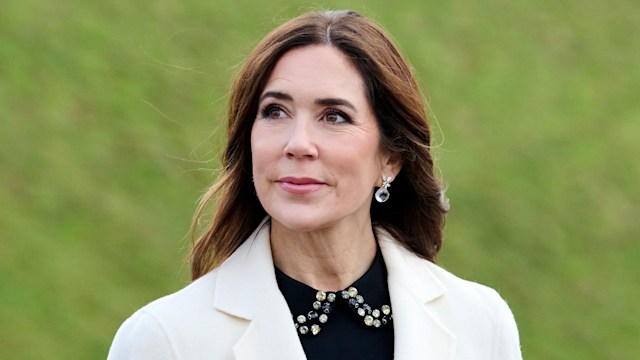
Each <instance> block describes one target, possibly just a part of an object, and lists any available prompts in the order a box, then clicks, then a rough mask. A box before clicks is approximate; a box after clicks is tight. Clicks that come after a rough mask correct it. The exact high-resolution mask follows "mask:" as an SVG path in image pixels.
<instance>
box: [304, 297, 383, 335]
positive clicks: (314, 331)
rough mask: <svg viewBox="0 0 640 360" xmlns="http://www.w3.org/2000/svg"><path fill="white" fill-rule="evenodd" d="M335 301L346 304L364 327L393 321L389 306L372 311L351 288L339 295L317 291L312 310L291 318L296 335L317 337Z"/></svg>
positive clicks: (377, 325)
mask: <svg viewBox="0 0 640 360" xmlns="http://www.w3.org/2000/svg"><path fill="white" fill-rule="evenodd" d="M336 300H337V301H343V302H345V303H347V305H349V308H350V309H351V310H352V312H353V313H354V314H355V315H356V316H357V317H358V319H360V320H361V321H362V322H363V323H364V325H366V326H373V327H376V328H379V327H380V326H385V325H388V324H389V323H390V322H391V320H393V315H392V314H391V306H389V305H382V306H381V307H380V309H373V308H372V307H371V306H370V305H369V304H367V303H366V302H365V300H364V297H363V296H362V295H360V294H358V289H356V288H355V287H353V286H351V287H349V288H348V289H346V290H342V291H340V292H339V294H337V293H334V292H324V291H318V292H317V293H316V301H314V302H313V310H311V311H309V312H308V313H307V314H306V315H305V314H301V315H298V316H294V317H293V322H294V325H295V327H296V330H297V331H298V333H300V334H301V335H307V334H311V335H318V333H320V330H322V329H321V327H320V325H321V324H325V323H326V322H327V321H328V320H329V314H331V311H332V310H333V307H334V306H335V304H336Z"/></svg>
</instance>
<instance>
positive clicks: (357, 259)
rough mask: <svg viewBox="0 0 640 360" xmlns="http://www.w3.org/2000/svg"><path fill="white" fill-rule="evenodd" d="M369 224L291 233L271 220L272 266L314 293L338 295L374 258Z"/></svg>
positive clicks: (373, 239)
mask: <svg viewBox="0 0 640 360" xmlns="http://www.w3.org/2000/svg"><path fill="white" fill-rule="evenodd" d="M376 248H377V245H376V240H375V236H374V234H373V230H372V228H371V220H368V221H366V222H365V223H363V224H353V223H349V224H340V225H338V226H333V227H330V228H325V229H320V230H315V231H308V232H306V231H305V232H303V231H295V230H291V229H288V228H286V227H285V226H283V225H282V224H280V223H278V222H277V221H276V220H274V219H271V251H272V254H273V261H274V264H275V265H276V266H277V267H278V269H280V270H281V271H282V272H284V273H285V274H287V275H288V276H289V277H291V278H294V279H296V280H298V281H300V282H302V283H304V284H306V285H308V286H310V287H312V288H314V289H318V290H326V291H338V290H342V289H344V288H345V287H347V286H349V285H351V284H352V283H353V282H355V281H356V280H357V279H359V278H360V277H361V276H362V275H363V274H364V273H365V272H366V271H367V270H368V269H369V267H370V266H371V263H372V262H373V259H374V257H375V255H376Z"/></svg>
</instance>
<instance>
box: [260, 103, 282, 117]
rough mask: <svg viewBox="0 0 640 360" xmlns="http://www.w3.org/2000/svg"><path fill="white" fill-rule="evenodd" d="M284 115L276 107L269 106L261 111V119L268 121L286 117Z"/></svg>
mask: <svg viewBox="0 0 640 360" xmlns="http://www.w3.org/2000/svg"><path fill="white" fill-rule="evenodd" d="M286 115H287V114H286V113H285V112H284V110H282V109H281V108H280V107H279V106H277V105H269V106H267V107H266V108H264V110H262V117H264V118H268V119H282V118H284V117H286Z"/></svg>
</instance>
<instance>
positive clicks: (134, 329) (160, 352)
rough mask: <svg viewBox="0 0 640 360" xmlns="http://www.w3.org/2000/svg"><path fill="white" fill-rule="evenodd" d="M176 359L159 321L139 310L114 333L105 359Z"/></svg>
mask: <svg viewBox="0 0 640 360" xmlns="http://www.w3.org/2000/svg"><path fill="white" fill-rule="evenodd" d="M147 359H149V360H151V359H153V360H177V359H178V358H177V357H176V356H175V352H174V348H173V345H172V344H171V341H170V339H169V337H168V336H167V334H166V332H165V331H164V329H163V328H162V326H161V324H160V322H159V321H158V320H157V319H156V318H155V317H154V316H153V315H152V314H150V313H148V312H146V311H144V310H140V311H138V312H136V313H135V314H133V315H132V316H131V317H130V318H129V319H127V320H126V321H125V322H124V323H123V324H122V326H120V329H118V332H117V333H116V336H115V338H114V339H113V343H112V344H111V349H109V356H108V357H107V360H147Z"/></svg>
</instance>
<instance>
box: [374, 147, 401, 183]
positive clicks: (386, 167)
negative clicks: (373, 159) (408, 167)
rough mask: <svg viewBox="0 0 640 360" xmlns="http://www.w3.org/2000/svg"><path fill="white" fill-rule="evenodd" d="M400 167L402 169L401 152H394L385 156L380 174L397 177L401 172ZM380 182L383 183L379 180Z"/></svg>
mask: <svg viewBox="0 0 640 360" xmlns="http://www.w3.org/2000/svg"><path fill="white" fill-rule="evenodd" d="M400 169H402V158H401V157H400V155H399V154H396V153H393V154H388V155H385V156H383V158H382V166H381V174H380V175H384V176H391V177H392V178H394V179H395V178H396V176H398V174H399V173H400ZM380 178H382V176H380ZM379 182H380V184H378V185H382V181H381V180H379Z"/></svg>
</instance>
